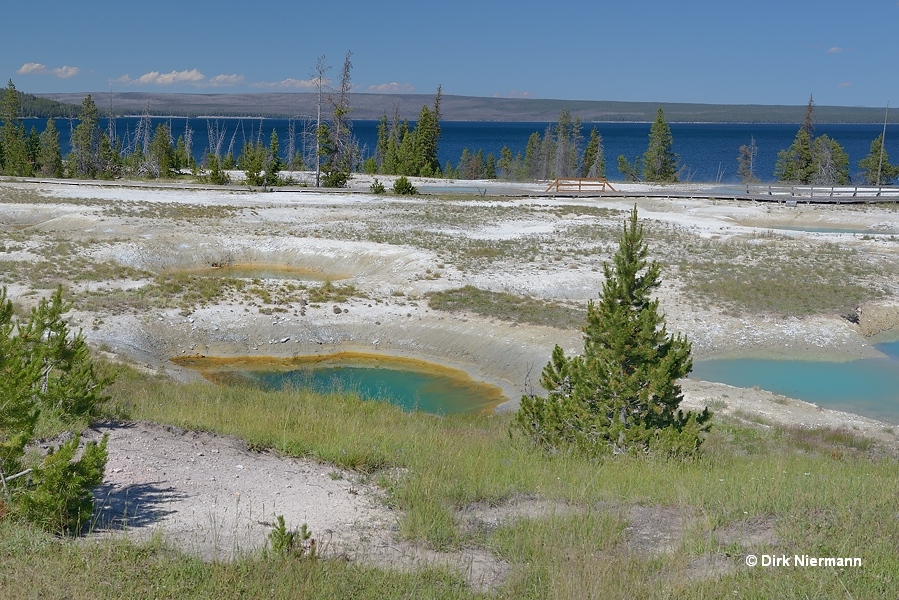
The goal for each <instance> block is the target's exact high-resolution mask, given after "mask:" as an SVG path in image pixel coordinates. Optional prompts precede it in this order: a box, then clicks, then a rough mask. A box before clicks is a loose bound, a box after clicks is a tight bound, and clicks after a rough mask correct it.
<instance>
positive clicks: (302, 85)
mask: <svg viewBox="0 0 899 600" xmlns="http://www.w3.org/2000/svg"><path fill="white" fill-rule="evenodd" d="M317 82H318V80H317V79H293V78H288V79H282V80H281V81H260V82H258V83H253V84H251V85H252V86H253V87H257V88H285V89H297V90H313V89H315V87H316V85H317ZM322 83H323V84H324V85H326V86H327V85H329V84H330V83H331V80H330V79H323V80H322Z"/></svg>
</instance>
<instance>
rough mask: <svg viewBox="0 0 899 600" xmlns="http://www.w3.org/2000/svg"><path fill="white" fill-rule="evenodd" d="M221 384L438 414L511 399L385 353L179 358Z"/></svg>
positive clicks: (483, 408)
mask: <svg viewBox="0 0 899 600" xmlns="http://www.w3.org/2000/svg"><path fill="white" fill-rule="evenodd" d="M175 362H176V363H178V364H180V365H181V366H185V367H189V368H192V369H195V370H198V371H200V372H201V373H202V374H203V375H204V376H205V377H207V378H208V379H211V380H212V381H216V382H218V383H225V384H227V383H245V384H246V383H249V384H251V385H256V386H259V387H261V388H264V389H268V390H278V389H284V388H290V387H295V388H300V389H311V390H314V391H316V392H319V393H330V392H351V393H356V394H358V395H359V396H360V397H362V398H364V399H366V400H379V401H387V402H391V403H393V404H396V405H397V406H400V407H402V408H403V410H406V411H412V410H420V411H424V412H429V413H435V414H451V413H476V412H490V411H491V410H493V408H495V407H496V406H497V405H498V404H500V403H502V402H505V401H506V400H508V398H506V396H505V395H504V394H503V392H502V390H501V389H500V388H499V387H498V386H495V385H491V384H488V383H485V382H481V381H476V380H474V379H472V378H471V377H469V375H468V374H467V373H465V372H464V371H459V370H457V369H451V368H448V367H443V366H441V365H437V364H433V363H429V362H425V361H420V360H413V359H404V358H395V357H388V356H382V355H373V354H362V353H351V352H342V353H338V354H332V355H327V356H309V357H294V358H290V359H277V358H239V359H215V358H178V359H175Z"/></svg>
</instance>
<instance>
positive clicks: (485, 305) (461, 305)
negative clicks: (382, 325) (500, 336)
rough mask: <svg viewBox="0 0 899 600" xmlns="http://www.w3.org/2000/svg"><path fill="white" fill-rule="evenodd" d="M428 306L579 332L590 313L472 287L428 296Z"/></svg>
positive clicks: (558, 304)
mask: <svg viewBox="0 0 899 600" xmlns="http://www.w3.org/2000/svg"><path fill="white" fill-rule="evenodd" d="M427 298H428V306H429V307H431V308H432V309H434V310H442V311H446V312H463V311H464V312H473V313H475V314H478V315H481V316H484V317H491V318H496V319H501V320H503V321H509V322H512V323H529V324H531V325H544V326H547V327H555V328H557V329H576V328H578V327H580V326H582V325H583V324H584V320H585V319H586V315H587V311H586V310H584V309H581V308H573V307H571V306H568V305H565V304H561V303H559V302H548V301H546V300H538V299H535V298H527V297H525V296H516V295H515V294H509V293H507V292H491V291H488V290H482V289H480V288H476V287H474V286H471V285H466V286H464V287H461V288H457V289H452V290H446V291H442V292H430V293H428V294H427Z"/></svg>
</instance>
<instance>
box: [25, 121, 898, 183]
mask: <svg viewBox="0 0 899 600" xmlns="http://www.w3.org/2000/svg"><path fill="white" fill-rule="evenodd" d="M139 120H140V119H138V118H137V117H122V118H118V119H115V121H114V126H115V127H114V130H115V133H116V136H117V137H118V138H119V139H120V140H122V143H123V145H124V146H125V147H128V146H129V144H132V143H133V138H134V132H135V131H136V129H137V125H138V122H139ZM76 123H77V121H72V122H68V121H60V122H58V123H57V129H58V130H59V134H60V144H61V146H62V149H63V152H64V153H67V152H68V150H69V138H70V135H71V130H72V129H73V128H74V125H75V124H76ZM159 123H170V124H171V130H172V135H173V137H174V138H175V139H177V138H178V137H179V136H182V135H184V132H185V129H186V128H187V127H188V126H189V127H190V129H191V130H192V131H193V134H192V140H193V141H192V143H191V151H192V153H193V155H194V157H195V158H196V159H197V160H198V161H201V160H202V158H203V156H205V154H206V153H207V151H208V149H209V148H210V137H211V136H210V131H212V132H215V131H216V130H218V131H219V132H220V133H221V135H222V139H223V143H222V152H223V153H224V152H227V150H228V148H229V147H231V148H232V149H233V152H234V154H235V156H236V155H237V154H239V153H240V149H241V148H242V147H243V144H244V142H246V141H254V140H256V139H261V140H262V141H263V142H264V143H266V144H268V141H269V138H270V137H271V133H272V130H273V129H274V130H275V131H277V133H278V139H279V142H280V146H281V150H282V153H285V154H286V151H287V148H288V140H289V128H290V122H289V121H288V120H287V119H199V118H192V119H186V118H183V117H172V118H154V119H153V120H152V125H151V127H152V129H155V128H156V125H157V124H159ZM413 124H414V123H413ZM548 125H550V124H549V123H506V122H502V123H497V122H481V121H477V122H468V121H446V122H442V123H441V124H440V127H441V131H442V133H441V136H440V142H439V145H438V157H439V159H440V164H441V165H445V164H446V162H447V161H450V162H452V163H453V164H454V165H455V164H456V163H458V161H459V157H460V156H461V154H462V150H463V149H465V148H468V149H469V150H471V151H472V152H477V151H478V150H483V152H484V155H485V156H486V155H487V154H488V153H492V154H493V155H494V156H495V157H497V158H499V155H500V150H501V149H502V147H503V146H508V147H509V149H510V150H511V151H512V154H513V155H514V154H516V153H518V152H521V153H522V155H523V154H524V149H525V147H526V146H527V142H528V138H529V137H530V135H531V134H532V133H534V132H539V133H540V134H541V135H542V134H543V132H544V131H545V130H546V127H547V126H548ZM32 126H34V127H35V128H36V129H37V131H38V132H40V131H43V129H44V127H45V126H46V120H45V119H26V120H25V127H26V128H27V129H28V130H30V129H31V127H32ZM377 126H378V122H377V121H354V122H353V133H354V135H355V136H356V138H357V140H358V142H359V145H360V148H361V150H362V156H363V158H365V157H367V156H371V155H372V154H373V153H374V148H375V146H376V144H377V139H378V134H377ZM594 126H595V127H596V128H597V131H598V132H599V133H600V135H602V137H603V147H604V151H605V156H606V174H607V176H608V177H609V179H611V180H613V181H614V180H618V181H620V180H622V179H623V177H624V176H623V174H622V173H620V172H619V171H618V167H617V164H618V163H617V157H618V155H624V156H625V157H627V158H628V159H629V160H631V161H633V159H634V158H635V157H637V156H642V155H643V153H644V152H645V151H646V145H647V142H648V140H649V128H650V124H649V123H617V122H616V123H585V124H584V125H582V128H581V132H582V134H583V137H584V140H585V142H586V139H587V138H588V137H589V135H590V130H591V129H592V128H593V127H594ZM100 127H101V128H103V130H104V131H106V130H107V129H108V122H107V121H106V120H105V119H101V122H100ZM670 127H671V133H672V136H673V138H674V151H675V152H676V153H677V154H678V155H679V156H680V164H681V165H682V166H683V171H682V173H681V180H682V181H694V182H720V183H733V182H737V181H738V180H739V178H738V177H737V155H738V152H739V148H740V146H742V145H744V144H745V145H749V143H750V140H751V139H752V138H753V137H754V138H755V143H756V146H757V147H758V156H757V157H756V167H755V173H756V176H757V177H758V178H759V179H760V180H761V181H763V182H770V181H773V180H774V163H775V162H776V161H777V153H778V152H779V151H780V150H785V149H787V148H789V146H790V144H792V143H793V138H794V137H795V136H796V132H797V130H798V129H799V125H798V124H795V125H793V124H771V123H765V124H733V123H728V124H717V123H671V124H670ZM303 128H304V127H303V123H299V122H297V123H295V131H296V132H297V135H296V136H295V140H296V142H295V147H296V149H297V150H298V151H301V152H303V153H304V155H306V156H312V154H313V152H312V151H314V143H315V142H314V138H313V137H312V136H308V135H307V136H304V135H301V132H302V130H303ZM882 131H883V125H877V124H861V125H854V124H837V125H823V124H821V125H818V126H817V127H816V128H815V134H816V135H823V134H827V135H828V136H830V137H831V138H833V139H835V140H837V141H838V142H839V143H840V144H841V145H842V146H843V148H844V149H845V150H846V152H847V154H848V155H849V172H850V174H852V175H853V176H854V177H853V179H854V180H857V179H858V177H855V176H856V175H857V174H858V172H859V169H858V164H857V163H858V161H859V160H860V159H861V158H863V157H864V156H866V155H867V154H868V152H869V151H870V148H871V142H872V141H873V140H874V139H875V138H876V137H877V136H879V135H880V134H881V132H882ZM260 132H261V134H260ZM582 148H583V146H582ZM885 149H886V152H887V154H888V156H889V158H890V159H891V162H893V163H896V162H897V161H899V125H897V124H891V125H888V126H887V136H886V145H885Z"/></svg>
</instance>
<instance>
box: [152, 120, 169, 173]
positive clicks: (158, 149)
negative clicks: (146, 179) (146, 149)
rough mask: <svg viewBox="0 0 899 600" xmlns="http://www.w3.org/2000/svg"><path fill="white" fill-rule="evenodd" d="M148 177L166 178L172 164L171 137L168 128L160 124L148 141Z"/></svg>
mask: <svg viewBox="0 0 899 600" xmlns="http://www.w3.org/2000/svg"><path fill="white" fill-rule="evenodd" d="M149 158H150V165H149V168H150V175H151V176H152V177H154V178H159V177H168V176H169V172H170V171H171V169H172V164H173V163H174V151H173V150H172V136H171V134H170V133H169V129H168V127H166V126H165V125H164V124H162V123H160V124H159V125H157V126H156V131H154V132H153V139H152V140H151V141H150V157H149Z"/></svg>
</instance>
